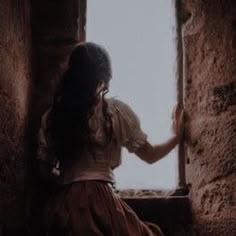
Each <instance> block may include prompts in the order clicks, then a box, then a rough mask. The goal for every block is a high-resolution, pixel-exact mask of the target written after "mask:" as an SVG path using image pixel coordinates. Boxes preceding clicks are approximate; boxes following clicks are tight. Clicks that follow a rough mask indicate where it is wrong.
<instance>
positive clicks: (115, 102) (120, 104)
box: [106, 97, 136, 116]
mask: <svg viewBox="0 0 236 236" xmlns="http://www.w3.org/2000/svg"><path fill="white" fill-rule="evenodd" d="M106 101H107V103H108V107H109V108H111V110H113V111H114V110H115V111H116V112H118V113H121V114H123V115H125V114H126V115H128V114H130V115H133V116H136V114H135V112H134V111H133V109H132V108H131V106H130V105H129V104H128V103H126V102H124V101H122V100H120V99H117V98H115V97H110V98H107V99H106Z"/></svg>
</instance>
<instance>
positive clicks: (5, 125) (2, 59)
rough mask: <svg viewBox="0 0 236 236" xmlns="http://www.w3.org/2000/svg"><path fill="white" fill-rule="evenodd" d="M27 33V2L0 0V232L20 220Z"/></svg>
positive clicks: (27, 80)
mask: <svg viewBox="0 0 236 236" xmlns="http://www.w3.org/2000/svg"><path fill="white" fill-rule="evenodd" d="M30 36H31V35H30V4H29V1H28V0H22V1H14V0H0V235H1V233H3V232H2V231H4V230H5V229H6V228H14V227H17V225H19V224H21V223H22V222H21V220H22V219H23V218H22V215H23V208H22V206H23V198H24V196H23V192H24V191H23V190H24V169H25V166H24V161H25V159H24V147H25V143H26V142H25V141H26V140H25V135H24V134H25V125H26V122H27V115H28V98H29V96H30V86H31V83H30V74H31V66H30V57H31V55H30V51H31V50H30V49H31V37H30Z"/></svg>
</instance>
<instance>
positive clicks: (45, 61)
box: [27, 0, 86, 236]
mask: <svg viewBox="0 0 236 236" xmlns="http://www.w3.org/2000/svg"><path fill="white" fill-rule="evenodd" d="M85 8H86V1H85V0H80V1H78V0H70V1H67V0H50V1H48V0H42V1H32V44H33V50H34V51H33V54H34V57H33V59H34V81H33V83H34V89H33V93H32V100H31V104H30V127H29V131H30V133H29V136H30V137H31V143H30V147H31V148H30V150H29V152H30V156H31V157H32V158H31V159H30V160H29V166H30V168H29V172H28V177H29V178H28V180H29V181H28V182H27V184H28V190H29V191H28V193H27V195H28V197H29V201H28V214H29V215H28V216H29V223H30V233H29V234H30V235H34V236H36V235H41V232H40V219H41V218H42V217H41V215H40V214H41V211H40V210H41V209H40V205H41V204H42V205H43V202H44V199H45V198H47V191H45V187H44V186H43V188H41V187H42V186H41V184H42V183H40V181H39V180H38V179H37V176H35V174H34V168H33V167H34V161H33V157H34V156H35V150H36V148H37V132H38V128H39V125H40V117H41V115H42V113H43V112H44V111H45V110H46V109H48V107H49V106H50V105H51V104H52V101H53V94H54V91H55V88H56V85H57V83H58V81H59V79H60V77H61V75H62V74H63V72H64V70H65V67H66V65H67V61H68V56H69V55H70V52H71V50H72V48H73V47H74V46H75V45H76V44H78V43H79V42H80V41H82V40H84V38H85V34H84V24H85V18H84V14H85ZM32 170H33V171H32Z"/></svg>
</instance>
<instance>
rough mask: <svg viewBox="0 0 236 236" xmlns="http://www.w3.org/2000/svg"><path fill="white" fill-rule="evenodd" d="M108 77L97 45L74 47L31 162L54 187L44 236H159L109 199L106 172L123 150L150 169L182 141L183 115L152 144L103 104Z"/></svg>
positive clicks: (125, 113) (126, 110) (118, 104)
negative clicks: (35, 162) (161, 139)
mask: <svg viewBox="0 0 236 236" xmlns="http://www.w3.org/2000/svg"><path fill="white" fill-rule="evenodd" d="M111 75H112V72H111V64H110V59H109V55H108V54H107V52H106V51H105V50H104V49H103V48H102V47H101V46H99V45H96V44H94V43H84V44H80V45H78V46H77V47H76V48H75V49H74V50H73V52H72V54H71V57H70V61H69V65H68V69H67V71H66V72H65V74H64V76H63V78H62V81H61V84H60V86H59V89H58V91H57V93H56V94H55V99H54V104H53V106H52V108H51V109H50V110H49V111H48V112H46V113H45V114H44V115H43V117H42V124H41V129H40V132H39V149H38V156H37V158H38V160H39V163H40V170H41V173H42V175H43V176H44V177H46V180H47V181H51V182H52V183H54V185H55V186H56V183H57V186H58V187H57V188H55V190H54V191H53V194H52V196H51V197H50V199H49V200H48V203H47V206H46V209H45V218H44V222H45V230H46V231H47V235H71V236H77V235H84V236H87V235H88V236H90V235H91V236H92V235H108V236H113V235H119V236H125V235H134V236H139V235H140V236H141V235H142V236H143V235H163V234H162V232H161V230H160V228H159V227H158V226H157V225H149V224H145V223H144V222H142V221H141V220H139V219H138V217H137V215H136V214H135V213H134V212H133V211H132V210H131V209H130V208H129V207H128V206H127V205H126V204H125V203H124V202H123V201H122V200H121V199H120V198H119V197H118V196H117V195H115V194H114V193H113V190H112V187H111V186H112V185H113V184H114V182H115V180H114V176H113V169H115V168H116V167H118V166H119V165H120V164H121V148H122V147H126V148H127V149H128V151H129V152H132V153H135V154H136V155H137V156H138V157H139V158H141V159H142V160H144V161H145V162H147V163H150V164H151V163H155V162H156V161H158V160H160V159H161V158H162V157H164V156H165V155H166V154H167V153H169V152H170V151H171V150H172V149H173V148H174V147H175V146H176V145H177V144H178V143H179V141H180V139H181V136H182V133H183V112H182V111H181V110H178V111H176V113H175V119H174V135H173V137H171V138H170V139H169V140H168V141H167V142H166V143H164V144H161V145H151V144H150V143H149V142H148V141H147V135H146V134H145V133H144V132H143V131H142V129H141V127H140V122H139V119H138V117H137V116H136V114H135V113H134V112H133V110H132V109H131V108H130V107H129V106H128V105H127V104H125V103H124V102H122V101H120V100H116V99H113V98H110V99H107V98H105V94H106V93H107V92H108V87H109V81H110V79H111Z"/></svg>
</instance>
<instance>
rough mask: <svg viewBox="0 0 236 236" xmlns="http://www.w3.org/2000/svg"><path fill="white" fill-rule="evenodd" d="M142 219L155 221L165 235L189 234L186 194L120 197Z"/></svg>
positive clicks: (188, 204)
mask: <svg viewBox="0 0 236 236" xmlns="http://www.w3.org/2000/svg"><path fill="white" fill-rule="evenodd" d="M122 199H123V200H124V201H125V202H126V203H127V204H128V205H129V206H130V207H131V208H132V209H133V210H134V211H135V212H136V214H137V215H138V216H139V217H140V219H141V220H143V221H148V222H152V223H157V224H158V225H159V226H160V227H161V229H162V230H163V232H164V233H165V235H166V236H168V235H181V236H184V235H191V234H192V233H191V231H192V212H191V205H190V201H189V198H188V196H160V195H159V196H145V195H144V196H142V197H134V196H133V197H122Z"/></svg>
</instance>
